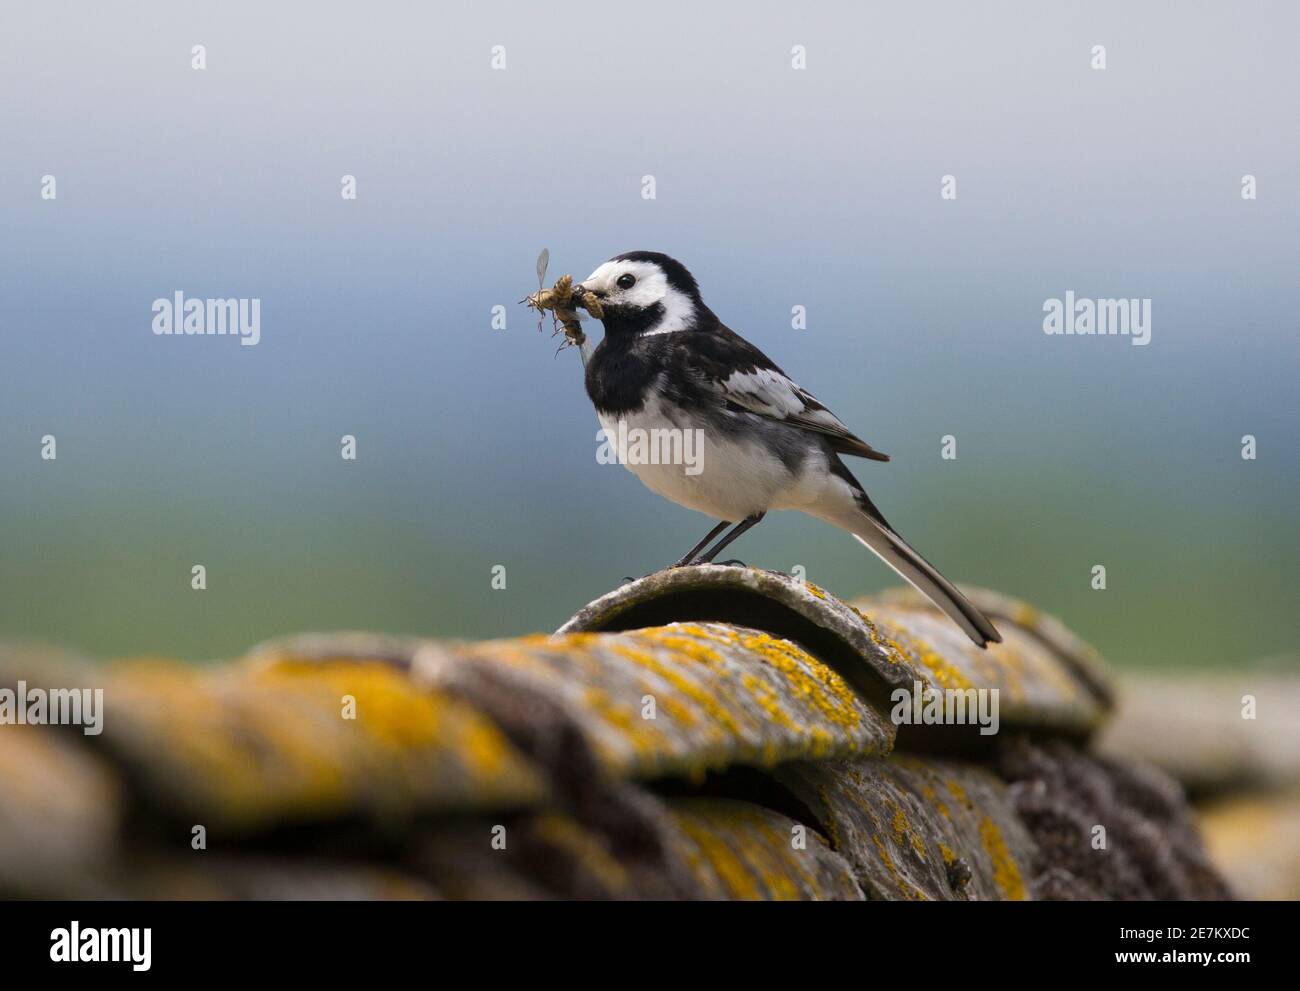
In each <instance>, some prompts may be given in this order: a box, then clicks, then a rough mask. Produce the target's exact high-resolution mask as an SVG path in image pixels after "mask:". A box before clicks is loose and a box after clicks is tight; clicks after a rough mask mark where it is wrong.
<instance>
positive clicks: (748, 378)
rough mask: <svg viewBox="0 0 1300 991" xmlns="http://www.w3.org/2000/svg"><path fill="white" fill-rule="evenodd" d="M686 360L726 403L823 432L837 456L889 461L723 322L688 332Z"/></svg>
mask: <svg viewBox="0 0 1300 991" xmlns="http://www.w3.org/2000/svg"><path fill="white" fill-rule="evenodd" d="M689 343H690V346H689V348H688V349H686V361H687V364H688V365H690V366H691V367H692V368H693V369H694V370H695V371H696V372H697V373H698V375H699V377H700V378H702V379H703V380H704V382H705V384H706V385H707V386H708V387H709V388H710V389H712V390H713V391H714V392H715V393H716V394H717V395H718V396H719V398H721V399H722V400H723V401H724V402H726V403H728V404H730V405H732V406H734V407H738V408H740V409H743V410H747V411H748V412H750V413H755V414H757V415H759V416H765V417H767V418H768V419H770V420H779V421H781V422H782V423H789V424H791V425H792V426H796V427H800V428H802V429H804V430H810V431H813V432H814V433H819V434H825V435H826V436H827V437H829V438H830V439H831V446H832V447H833V448H834V450H835V451H836V452H837V453H839V454H852V455H856V456H857V457H860V458H870V459H871V460H872V461H888V460H889V455H888V454H883V453H881V452H880V451H877V450H876V449H875V448H873V447H872V446H871V445H870V444H868V443H867V442H866V441H864V440H862V438H860V437H858V436H856V435H855V434H854V433H853V432H852V431H850V430H849V428H848V427H846V426H845V425H844V424H843V423H842V422H840V419H839V417H837V416H836V415H835V414H834V413H832V412H831V411H830V410H829V409H827V408H826V407H825V406H824V405H823V404H822V403H821V402H819V401H818V400H817V398H816V397H815V396H813V395H812V393H810V392H808V391H807V390H806V389H801V388H800V387H799V386H798V385H797V384H796V383H795V382H793V381H792V380H791V379H790V377H789V376H788V375H786V374H785V372H783V371H781V369H780V368H778V367H777V365H776V363H775V362H773V361H772V360H771V359H770V358H768V356H767V355H765V354H764V353H763V352H762V351H760V350H759V349H758V348H756V347H754V345H752V344H750V343H749V341H747V340H745V339H744V338H743V337H741V336H740V335H739V334H737V333H735V332H734V331H732V330H730V329H728V328H727V327H725V326H723V325H722V324H718V325H717V326H716V327H715V328H712V329H710V330H709V331H706V332H702V333H694V334H691V336H690V342H689Z"/></svg>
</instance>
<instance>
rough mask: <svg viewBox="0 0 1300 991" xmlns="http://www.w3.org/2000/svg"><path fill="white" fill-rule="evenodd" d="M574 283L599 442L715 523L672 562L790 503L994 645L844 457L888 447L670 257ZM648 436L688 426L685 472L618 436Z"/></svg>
mask: <svg viewBox="0 0 1300 991" xmlns="http://www.w3.org/2000/svg"><path fill="white" fill-rule="evenodd" d="M574 288H575V291H578V292H581V293H584V294H585V293H592V294H594V295H595V297H596V299H597V300H599V304H600V305H599V307H598V311H597V312H598V313H599V319H600V321H601V323H602V324H603V327H604V335H603V337H602V339H601V341H600V343H599V344H598V345H596V346H595V347H594V348H587V349H586V350H585V352H584V356H585V358H586V369H585V373H584V377H585V386H586V391H587V395H588V397H589V398H590V399H591V402H592V404H593V405H594V406H595V408H596V414H597V418H598V419H599V421H600V424H601V427H602V432H603V435H604V437H605V438H606V439H607V441H608V440H609V439H610V438H615V439H616V440H615V442H616V443H618V444H619V445H621V446H620V450H619V457H618V460H619V461H620V462H621V463H623V464H624V465H625V466H626V467H627V468H629V469H630V470H631V471H632V472H633V473H634V474H636V475H637V476H638V477H639V478H640V480H641V481H642V483H644V484H645V486H646V487H647V488H649V489H650V490H651V491H652V492H655V493H657V494H658V495H660V496H663V497H664V498H666V499H669V500H670V501H672V502H675V503H677V504H678V505H681V506H685V507H687V508H688V509H694V510H697V511H699V512H701V513H705V514H706V515H708V516H710V517H712V518H713V519H715V520H718V521H720V522H719V523H718V525H717V526H715V527H714V528H713V529H712V530H710V531H709V533H708V534H706V535H705V537H704V539H703V540H701V541H700V542H699V543H698V544H696V545H695V546H694V547H692V548H691V549H690V550H689V551H688V552H687V553H686V554H685V555H684V556H683V557H682V558H681V559H680V560H678V561H677V562H676V564H674V565H673V567H685V566H689V565H698V564H707V563H710V562H712V561H714V560H715V559H716V558H717V556H718V554H719V553H720V552H721V551H722V550H723V549H724V548H725V547H727V546H728V545H730V544H731V543H732V542H733V541H734V540H735V539H736V538H737V537H739V536H740V535H741V534H743V533H745V532H746V531H747V530H749V529H751V528H752V527H754V526H756V525H757V524H758V523H759V522H760V521H761V520H762V519H763V518H764V516H765V515H766V514H767V513H768V512H769V511H770V510H777V509H792V510H797V511H800V512H803V513H805V514H807V515H809V516H812V517H815V518H817V519H819V520H823V521H825V522H827V523H830V524H832V525H833V526H836V527H839V528H840V529H842V530H845V531H847V532H849V533H851V534H852V535H853V536H854V537H856V538H857V539H858V541H860V542H861V543H862V544H864V545H865V546H866V547H867V548H868V549H870V550H871V551H873V552H874V553H875V554H876V555H877V556H878V557H880V559H881V560H883V561H884V562H885V564H887V565H888V566H889V567H890V568H892V569H893V570H894V571H895V572H897V573H898V574H899V575H900V576H901V577H902V578H903V579H905V580H906V581H907V582H909V583H910V584H911V585H912V586H914V587H915V588H916V589H917V590H918V591H919V592H921V594H922V595H924V596H925V597H926V598H928V599H929V600H930V601H931V602H932V603H934V605H936V606H937V607H938V608H939V609H940V610H942V611H943V612H944V613H945V614H946V615H947V616H948V617H950V618H951V619H952V620H953V621H954V622H955V623H956V624H957V625H958V626H959V627H961V629H962V630H963V631H964V632H965V633H966V635H967V636H968V637H970V639H971V641H972V642H974V643H975V644H976V645H978V646H980V647H987V645H988V643H989V642H991V641H992V642H1000V641H1001V640H1002V637H1001V636H1000V635H999V633H998V631H997V629H996V628H995V627H994V626H993V624H992V622H990V621H989V619H988V617H987V616H985V615H984V614H983V613H982V612H981V611H980V610H979V609H977V608H976V607H975V606H974V605H973V604H972V603H971V602H970V601H969V600H968V599H967V598H966V597H965V596H964V595H962V593H961V592H959V591H958V590H957V588H956V587H955V586H954V585H953V584H952V583H951V582H950V581H948V579H946V578H944V576H943V575H941V574H940V573H939V571H938V569H936V568H935V567H934V566H933V565H932V564H930V563H929V562H928V561H927V560H926V559H925V558H923V557H922V556H921V555H920V554H919V553H918V552H917V551H916V550H914V549H913V548H912V546H911V545H910V544H908V543H907V541H906V540H904V539H903V538H902V537H901V536H900V535H899V533H898V531H896V530H895V529H894V528H893V527H892V526H890V524H889V523H888V522H887V521H886V519H885V517H884V516H883V515H882V514H881V512H880V510H879V509H878V508H877V507H876V505H875V504H874V503H873V502H872V501H871V499H870V498H869V497H868V496H867V492H866V490H865V489H864V488H863V486H862V485H861V483H859V482H858V480H857V479H856V478H855V477H854V476H853V474H852V473H851V472H850V471H849V469H848V467H847V466H846V465H845V463H844V461H843V457H842V456H845V455H847V456H852V457H858V458H865V459H867V460H870V461H878V462H885V461H888V460H889V455H887V454H884V453H882V452H880V451H878V450H876V449H875V448H873V447H872V446H871V445H870V444H868V443H866V442H865V441H864V440H862V439H861V438H860V437H858V436H857V435H855V434H854V433H853V432H852V431H850V430H849V428H848V427H846V426H845V425H844V424H843V423H842V422H841V421H840V419H839V418H838V417H837V416H835V414H834V413H832V412H831V411H830V410H829V409H828V408H827V407H826V406H825V405H824V404H822V403H821V402H820V401H819V400H818V399H817V398H816V397H814V396H813V395H812V393H810V392H808V391H807V390H806V389H803V388H801V387H800V386H799V385H797V384H796V383H795V382H794V381H793V380H792V379H791V378H790V377H789V376H788V375H786V373H785V372H784V371H782V370H781V369H780V368H779V367H778V366H777V365H776V363H775V362H773V361H772V360H771V359H770V358H768V357H767V355H765V354H764V353H763V352H762V351H760V350H759V349H758V348H757V347H755V346H754V345H753V344H751V343H749V341H747V340H745V339H744V338H743V337H741V336H740V335H739V334H737V333H736V332H735V331H733V330H731V329H730V328H729V327H727V326H726V325H725V324H724V323H723V322H722V321H721V320H719V319H718V317H717V315H716V314H715V313H714V312H713V311H712V310H711V309H709V307H708V306H707V305H705V303H704V300H703V298H702V296H701V295H700V287H699V284H698V283H697V282H696V280H695V278H694V276H692V275H691V273H690V272H689V271H688V270H687V268H686V267H685V266H684V265H683V264H682V263H681V262H679V261H677V260H676V259H675V258H672V257H670V256H669V255H666V254H663V253H660V252H656V251H629V252H625V253H623V254H620V255H615V256H614V257H613V258H611V259H609V260H608V261H606V262H604V263H602V264H601V265H600V266H598V267H597V268H596V270H595V271H594V272H592V273H591V275H589V276H588V277H587V278H586V279H583V280H582V282H581V283H580V284H578V285H577V286H575V287H574ZM620 428H621V429H620ZM654 431H668V432H669V433H668V434H662V433H661V434H659V435H658V436H661V437H664V436H671V435H673V434H674V433H676V434H680V433H684V432H688V431H692V432H694V434H693V436H694V437H695V438H696V439H698V440H699V441H700V442H701V443H700V445H699V452H698V462H699V463H698V464H697V465H695V467H694V470H692V468H691V466H690V465H687V464H684V463H680V462H681V460H682V459H680V458H678V459H677V461H678V462H679V463H671V461H672V459H662V458H649V457H645V456H644V452H642V456H641V457H628V455H629V453H634V452H629V451H628V450H627V448H628V447H629V446H630V445H629V444H628V442H627V438H629V437H636V436H638V435H639V436H641V437H645V436H654V433H653V432H654ZM683 449H685V448H683ZM656 462H658V463H656ZM728 527H731V528H732V529H731V530H730V531H729V532H728V533H727V534H726V535H725V536H722V537H721V539H719V540H718V541H717V543H716V544H715V545H714V546H713V547H712V548H709V549H708V550H706V548H708V546H709V544H710V543H711V542H712V541H714V540H715V539H716V538H718V537H719V535H720V534H722V532H723V531H724V530H726V529H727V528H728Z"/></svg>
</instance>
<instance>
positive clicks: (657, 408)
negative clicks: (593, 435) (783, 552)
mask: <svg viewBox="0 0 1300 991" xmlns="http://www.w3.org/2000/svg"><path fill="white" fill-rule="evenodd" d="M677 414H678V419H674V418H673V417H672V416H670V415H668V412H667V411H666V410H665V409H664V407H663V405H662V404H661V403H660V401H659V400H658V398H656V397H653V396H652V397H651V398H650V399H648V400H647V401H646V403H645V405H644V406H643V407H642V408H641V409H640V410H637V411H636V412H633V413H628V414H624V415H623V416H621V417H607V416H605V415H603V414H600V415H599V418H600V424H601V427H602V428H604V431H605V439H606V441H607V443H608V445H609V450H610V452H611V454H613V453H616V454H617V456H618V460H619V462H620V463H621V464H623V465H624V466H625V467H626V468H627V469H628V470H629V471H631V472H632V473H634V474H635V475H636V476H637V477H638V478H639V479H641V481H642V483H643V484H644V485H645V486H646V488H648V489H650V491H652V492H655V493H657V494H658V495H661V496H663V497H664V498H665V499H670V500H672V501H673V502H675V503H677V504H678V505H680V506H686V507H687V508H688V509H694V510H698V511H699V512H701V513H705V514H706V515H708V516H711V517H713V518H714V519H718V520H729V521H731V522H739V521H740V520H743V519H745V518H746V517H749V516H753V515H754V514H755V513H761V512H764V511H766V510H768V509H784V508H797V507H798V506H801V505H804V504H805V503H807V502H810V501H812V500H814V499H815V498H816V493H815V492H814V491H813V489H814V488H815V489H820V488H821V486H822V485H823V484H824V466H822V467H823V471H822V472H820V473H817V474H816V475H814V474H812V473H810V472H807V471H805V472H801V473H800V477H795V476H793V475H792V474H791V472H790V471H789V470H788V469H787V468H786V466H785V465H784V464H783V463H782V462H781V459H780V458H778V457H777V456H776V455H774V454H773V453H771V452H770V451H769V450H767V449H766V448H765V447H764V446H763V445H762V444H761V443H760V442H758V441H754V442H746V441H743V440H737V439H733V438H732V437H730V436H727V435H725V434H722V433H721V432H719V431H717V430H709V429H707V428H706V427H704V426H701V425H699V424H693V423H691V422H689V421H687V420H684V419H681V416H682V414H681V412H680V411H677ZM810 467H811V466H810Z"/></svg>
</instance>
